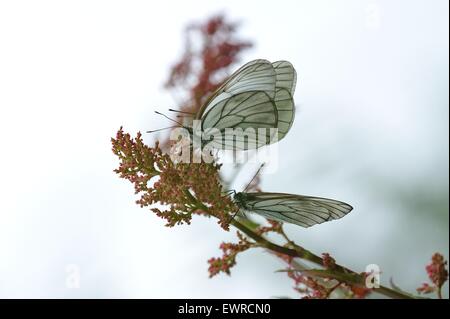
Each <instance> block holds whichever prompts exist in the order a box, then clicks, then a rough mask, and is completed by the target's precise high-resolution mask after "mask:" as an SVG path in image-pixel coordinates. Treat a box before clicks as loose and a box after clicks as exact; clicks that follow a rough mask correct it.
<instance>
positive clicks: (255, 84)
mask: <svg viewBox="0 0 450 319" xmlns="http://www.w3.org/2000/svg"><path fill="white" fill-rule="evenodd" d="M276 76H277V75H276V73H275V70H274V67H273V66H272V64H271V63H270V62H269V61H267V60H263V59H260V60H253V61H250V62H248V63H247V64H245V65H243V66H242V67H241V68H239V69H238V70H237V71H236V72H234V73H233V74H232V75H231V76H230V77H229V78H228V79H227V80H226V81H225V83H223V84H222V85H221V86H220V87H219V88H218V89H217V90H216V92H214V94H213V95H212V96H211V97H210V98H209V99H208V100H207V101H206V102H205V104H204V106H203V107H202V108H201V109H200V111H199V112H198V114H197V116H196V118H197V119H202V118H203V115H204V114H206V112H208V111H209V110H210V109H211V108H214V107H215V106H216V105H218V103H220V102H222V101H224V100H226V99H229V98H231V97H232V96H234V95H236V94H239V93H242V92H249V91H262V92H265V93H266V94H267V95H268V96H269V97H270V98H272V99H273V98H274V97H275V83H276V80H277V79H276Z"/></svg>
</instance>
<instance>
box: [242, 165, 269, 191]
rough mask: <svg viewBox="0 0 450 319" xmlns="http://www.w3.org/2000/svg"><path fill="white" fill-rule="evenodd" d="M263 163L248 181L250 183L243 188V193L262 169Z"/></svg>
mask: <svg viewBox="0 0 450 319" xmlns="http://www.w3.org/2000/svg"><path fill="white" fill-rule="evenodd" d="M264 164H265V163H262V164H261V166H260V167H259V168H258V170H257V171H256V173H255V175H253V177H252V179H251V180H250V182H248V184H247V186H245V188H244V192H245V191H246V190H247V189H248V188H249V187H250V184H251V183H252V182H253V181H254V180H255V178H256V176H258V174H259V172H260V171H261V169H262V168H263V166H264Z"/></svg>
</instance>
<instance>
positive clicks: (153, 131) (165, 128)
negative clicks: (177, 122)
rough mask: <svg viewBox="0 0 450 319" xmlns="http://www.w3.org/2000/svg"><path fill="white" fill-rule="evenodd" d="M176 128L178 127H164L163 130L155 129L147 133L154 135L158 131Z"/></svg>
mask: <svg viewBox="0 0 450 319" xmlns="http://www.w3.org/2000/svg"><path fill="white" fill-rule="evenodd" d="M176 127H178V126H169V127H164V128H160V129H157V130H151V131H147V133H155V132H159V131H163V130H167V129H169V128H176Z"/></svg>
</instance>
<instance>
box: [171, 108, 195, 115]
mask: <svg viewBox="0 0 450 319" xmlns="http://www.w3.org/2000/svg"><path fill="white" fill-rule="evenodd" d="M169 111H170V112H176V113H183V114H189V115H194V113H191V112H186V111H178V110H174V109H169Z"/></svg>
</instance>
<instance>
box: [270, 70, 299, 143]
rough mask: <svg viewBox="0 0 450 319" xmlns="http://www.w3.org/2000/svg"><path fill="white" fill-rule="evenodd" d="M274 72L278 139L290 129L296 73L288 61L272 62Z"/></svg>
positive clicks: (293, 115)
mask: <svg viewBox="0 0 450 319" xmlns="http://www.w3.org/2000/svg"><path fill="white" fill-rule="evenodd" d="M272 66H273V68H274V70H275V74H276V83H275V90H276V91H275V105H276V107H277V110H278V125H277V127H278V140H281V139H282V138H284V137H285V136H286V134H287V132H288V131H289V130H290V128H291V126H292V123H293V122H294V117H295V105H294V100H293V96H294V92H295V85H296V84H297V73H296V72H295V69H294V67H293V66H292V64H291V63H290V62H288V61H277V62H273V63H272Z"/></svg>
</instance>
